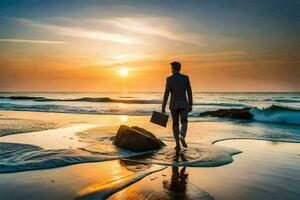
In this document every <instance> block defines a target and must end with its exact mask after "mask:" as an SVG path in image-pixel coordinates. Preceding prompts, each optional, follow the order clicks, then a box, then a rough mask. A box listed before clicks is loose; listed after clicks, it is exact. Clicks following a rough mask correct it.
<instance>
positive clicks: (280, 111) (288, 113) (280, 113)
mask: <svg viewBox="0 0 300 200" xmlns="http://www.w3.org/2000/svg"><path fill="white" fill-rule="evenodd" d="M250 113H251V114H252V115H253V118H254V120H256V121H260V122H275V123H283V124H296V125H300V109H296V108H290V107H284V106H277V105H273V106H270V107H268V108H265V109H259V108H252V109H250Z"/></svg>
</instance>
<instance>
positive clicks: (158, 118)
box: [150, 111, 169, 127]
mask: <svg viewBox="0 0 300 200" xmlns="http://www.w3.org/2000/svg"><path fill="white" fill-rule="evenodd" d="M168 118H169V116H168V115H167V114H164V113H160V112H156V111H153V113H152V116H151V119H150V122H152V123H154V124H157V125H159V126H163V127H167V123H168Z"/></svg>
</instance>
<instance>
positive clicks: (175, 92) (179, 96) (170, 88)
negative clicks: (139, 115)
mask: <svg viewBox="0 0 300 200" xmlns="http://www.w3.org/2000/svg"><path fill="white" fill-rule="evenodd" d="M170 64H171V69H172V73H173V75H172V76H170V77H168V78H167V82H166V89H165V93H164V99H163V103H162V113H165V112H166V110H165V109H166V105H167V101H168V98H169V93H171V100H170V105H169V108H170V111H171V114H172V119H173V135H174V138H175V141H176V147H175V149H176V152H177V153H179V152H180V143H179V140H180V141H181V144H182V146H183V147H185V148H186V147H187V144H186V142H185V136H186V131H187V123H188V119H187V117H188V113H189V112H191V111H192V106H193V96H192V88H191V85H190V80H189V77H188V76H186V75H183V74H181V73H180V70H181V64H180V63H179V62H172V63H170ZM179 119H180V122H181V129H179Z"/></svg>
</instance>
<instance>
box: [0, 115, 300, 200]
mask: <svg viewBox="0 0 300 200" xmlns="http://www.w3.org/2000/svg"><path fill="white" fill-rule="evenodd" d="M0 121H1V122H3V123H1V130H5V133H6V136H2V137H0V144H1V149H2V150H1V152H2V153H1V156H0V160H1V167H0V171H1V174H0V188H1V189H0V190H1V191H0V194H1V196H0V197H1V199H20V198H24V197H26V198H30V199H41V198H43V199H106V198H109V199H298V197H299V195H300V193H299V189H298V185H299V183H300V177H299V174H300V173H299V172H300V171H299V170H300V159H299V155H300V146H299V143H297V139H298V137H299V135H297V133H296V132H297V131H296V130H297V126H290V125H286V126H280V127H278V124H262V123H257V122H251V123H248V122H243V121H242V122H236V121H230V120H228V121H222V120H221V121H218V120H211V119H207V120H190V121H191V122H190V125H189V135H188V136H187V142H188V144H189V145H190V147H189V148H190V149H189V150H185V151H184V153H185V154H186V155H187V157H188V159H189V162H183V161H179V162H178V163H174V161H173V160H172V158H173V156H174V151H175V150H174V149H173V147H174V142H173V140H172V132H171V127H170V123H169V125H168V128H167V129H164V128H161V127H159V126H157V125H154V124H150V123H149V116H129V115H94V114H92V115H89V114H70V113H69V114H67V113H66V114H65V113H49V112H28V111H0ZM4 122H5V123H4ZM29 122H30V125H29ZM41 124H43V126H41ZM120 124H126V125H138V126H141V127H144V128H146V129H147V130H151V131H152V132H153V133H155V135H156V136H157V137H159V138H161V139H162V140H163V141H164V142H165V143H166V144H167V148H166V149H164V150H160V151H158V152H157V153H156V154H154V155H149V156H147V155H146V156H142V157H140V156H139V154H135V153H132V152H128V151H120V149H118V148H116V147H114V145H112V144H111V142H112V141H111V139H110V138H111V137H112V136H114V135H115V134H116V132H117V130H118V127H119V125H120ZM12 125H13V126H12ZM265 126H267V127H268V128H269V129H271V130H272V135H270V133H269V132H268V131H265ZM295 127H296V130H294V129H295ZM262 130H263V131H262ZM283 130H285V131H283ZM276 131H277V132H278V133H277V132H276ZM293 131H295V134H294V132H293ZM12 133H13V134H12ZM16 133H17V134H16ZM250 133H251V134H250ZM286 133H288V134H286ZM274 134H275V136H274ZM288 136H289V137H288ZM243 138H244V139H243ZM250 138H252V139H250ZM136 156H137V157H136ZM16 191H17V192H16Z"/></svg>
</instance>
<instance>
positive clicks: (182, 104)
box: [162, 72, 193, 110]
mask: <svg viewBox="0 0 300 200" xmlns="http://www.w3.org/2000/svg"><path fill="white" fill-rule="evenodd" d="M169 93H171V100H170V106H169V108H170V110H177V109H182V108H188V107H191V106H193V95H192V88H191V84H190V80H189V77H188V76H186V75H183V74H181V73H179V72H177V73H175V74H173V75H172V76H169V77H168V78H167V81H166V89H165V93H164V99H163V103H162V108H163V109H165V108H166V105H167V101H168V98H169Z"/></svg>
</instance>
